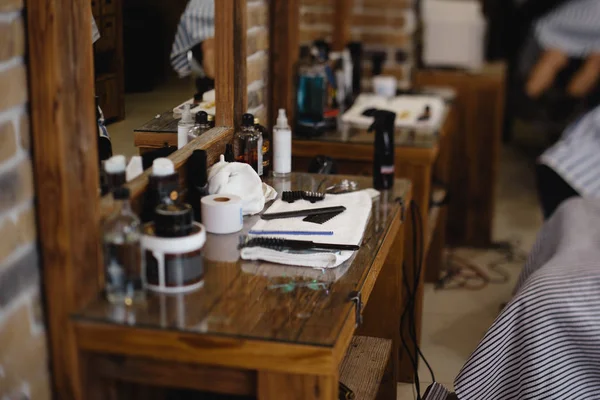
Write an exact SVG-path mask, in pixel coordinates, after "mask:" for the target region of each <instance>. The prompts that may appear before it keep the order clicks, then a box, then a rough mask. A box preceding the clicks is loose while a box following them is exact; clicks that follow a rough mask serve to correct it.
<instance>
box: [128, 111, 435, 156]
mask: <svg viewBox="0 0 600 400" xmlns="http://www.w3.org/2000/svg"><path fill="white" fill-rule="evenodd" d="M178 122H179V119H178V118H175V117H174V116H173V112H172V111H165V112H163V113H161V114H157V115H156V116H155V118H152V119H151V120H149V121H148V122H146V123H145V124H144V125H142V126H140V127H139V128H136V129H134V141H135V145H136V146H138V147H144V146H145V145H146V146H147V145H152V146H163V145H165V144H168V145H176V144H177V136H175V134H176V133H177V123H178ZM439 134H440V133H439V131H437V132H425V131H421V130H419V129H398V128H397V129H396V131H395V137H394V143H395V144H396V146H397V147H408V148H426V149H427V148H433V147H435V146H436V145H437V144H438V142H439ZM142 135H144V136H146V137H145V138H144V137H141V136H142ZM154 135H156V136H154ZM148 136H150V137H151V138H149V137H148ZM294 140H295V141H306V142H334V143H335V142H337V143H344V144H367V145H372V144H373V141H374V134H373V133H367V131H366V130H364V129H350V130H349V132H348V134H343V133H342V132H341V131H330V132H325V133H323V134H322V135H319V136H316V137H313V138H306V137H302V136H297V135H294Z"/></svg>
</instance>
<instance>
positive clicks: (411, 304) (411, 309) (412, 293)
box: [400, 201, 436, 400]
mask: <svg viewBox="0 0 600 400" xmlns="http://www.w3.org/2000/svg"><path fill="white" fill-rule="evenodd" d="M411 218H412V223H413V232H412V234H413V246H412V251H413V260H414V263H415V265H414V266H415V276H414V281H413V285H412V288H411V286H410V283H409V282H408V279H407V273H406V263H403V269H404V273H403V277H402V280H403V284H404V288H405V290H406V293H407V298H408V302H407V304H406V307H405V308H404V311H403V312H402V316H401V322H400V329H401V334H400V338H401V341H402V346H403V347H404V349H405V350H406V353H407V354H408V357H409V359H410V362H411V365H412V366H413V370H414V385H415V389H416V391H417V400H421V384H420V379H419V371H418V361H419V357H420V358H421V359H422V360H423V361H424V362H425V365H426V366H427V369H428V370H429V373H430V375H431V379H432V381H433V382H435V381H436V380H435V374H434V373H433V369H432V368H431V365H430V364H429V362H428V361H427V359H426V358H425V356H424V355H423V352H422V351H421V349H420V348H419V345H418V341H417V332H416V318H415V305H416V296H417V294H418V293H417V292H418V288H419V282H420V277H421V272H422V270H423V257H424V255H423V242H424V240H423V234H422V232H423V226H422V220H421V213H420V210H419V207H418V205H417V204H416V203H415V202H414V201H411ZM419 233H420V234H419ZM407 318H408V321H406V319H407ZM406 322H408V335H409V339H410V341H412V343H413V344H414V348H415V350H416V352H415V354H414V357H413V354H412V353H411V351H410V348H409V347H408V344H407V341H406V340H405V338H404V328H405V326H406Z"/></svg>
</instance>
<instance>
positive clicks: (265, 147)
mask: <svg viewBox="0 0 600 400" xmlns="http://www.w3.org/2000/svg"><path fill="white" fill-rule="evenodd" d="M254 128H255V129H256V130H257V131H259V132H260V133H261V135H262V165H263V173H262V174H263V176H269V174H270V173H271V151H272V150H271V138H270V136H271V135H270V133H269V130H268V129H267V128H266V127H265V126H264V125H261V124H260V119H258V118H254Z"/></svg>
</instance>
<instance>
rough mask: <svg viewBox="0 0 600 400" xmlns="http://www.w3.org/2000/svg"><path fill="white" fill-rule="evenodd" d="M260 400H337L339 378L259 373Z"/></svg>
mask: <svg viewBox="0 0 600 400" xmlns="http://www.w3.org/2000/svg"><path fill="white" fill-rule="evenodd" d="M257 397H258V400H280V399H286V400H337V398H338V376H337V374H334V375H296V374H286V373H278V372H267V371H259V373H258V396H257Z"/></svg>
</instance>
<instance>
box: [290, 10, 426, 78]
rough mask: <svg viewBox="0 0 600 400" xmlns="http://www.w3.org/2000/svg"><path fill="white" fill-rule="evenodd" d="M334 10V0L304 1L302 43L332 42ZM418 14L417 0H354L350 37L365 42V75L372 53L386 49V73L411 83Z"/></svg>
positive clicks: (364, 74)
mask: <svg viewBox="0 0 600 400" xmlns="http://www.w3.org/2000/svg"><path fill="white" fill-rule="evenodd" d="M333 13H334V2H333V0H301V6H300V43H301V44H310V43H311V42H312V41H314V40H316V39H325V40H327V41H329V42H331V39H332V32H333V20H334V15H333ZM414 15H415V14H414V0H354V4H353V9H352V13H351V18H352V21H351V24H350V35H351V37H350V39H351V40H355V41H360V42H362V43H363V46H364V51H365V54H364V57H363V60H364V61H363V66H362V68H363V77H365V78H368V77H370V76H371V62H370V58H371V57H370V55H371V54H372V52H375V51H383V52H385V53H386V55H387V58H386V61H385V63H384V68H383V73H384V74H386V75H393V76H395V77H396V78H398V80H399V82H401V84H402V85H403V86H405V87H408V85H410V81H411V72H412V68H413V66H414V37H413V32H414V27H415V17H414ZM369 84H370V81H369V79H365V80H363V86H364V87H365V88H368V87H369Z"/></svg>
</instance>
